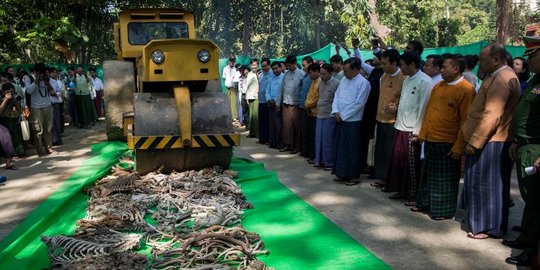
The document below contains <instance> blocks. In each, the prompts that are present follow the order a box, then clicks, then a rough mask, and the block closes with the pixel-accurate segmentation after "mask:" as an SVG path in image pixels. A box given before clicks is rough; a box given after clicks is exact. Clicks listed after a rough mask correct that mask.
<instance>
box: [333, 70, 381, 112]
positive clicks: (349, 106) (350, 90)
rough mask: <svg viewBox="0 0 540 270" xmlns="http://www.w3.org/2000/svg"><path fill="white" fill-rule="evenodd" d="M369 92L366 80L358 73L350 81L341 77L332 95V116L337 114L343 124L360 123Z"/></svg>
mask: <svg viewBox="0 0 540 270" xmlns="http://www.w3.org/2000/svg"><path fill="white" fill-rule="evenodd" d="M370 91H371V86H370V85H369V82H368V80H366V79H365V78H364V76H362V75H361V74H360V73H359V74H358V75H356V76H355V77H354V78H352V79H350V80H349V79H347V77H343V79H342V80H341V82H340V83H339V86H338V88H337V90H336V94H335V95H334V102H333V103H332V114H335V113H339V116H340V117H341V120H343V121H345V122H354V121H362V117H363V116H364V107H365V106H366V101H367V99H368V96H369V92H370Z"/></svg>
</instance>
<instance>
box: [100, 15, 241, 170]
mask: <svg viewBox="0 0 540 270" xmlns="http://www.w3.org/2000/svg"><path fill="white" fill-rule="evenodd" d="M113 29H114V43H115V51H116V54H117V57H118V60H113V61H105V63H104V65H103V73H104V84H105V91H104V94H105V95H104V99H105V104H106V105H105V114H106V115H105V116H106V126H107V136H108V139H109V140H118V139H122V138H127V142H128V146H129V148H130V149H133V150H134V152H135V160H136V169H137V171H139V172H141V173H147V172H151V171H154V170H157V169H160V170H161V171H163V172H169V171H172V170H176V171H184V170H192V169H193V170H197V169H201V168H204V167H208V166H214V165H218V166H222V167H224V168H228V167H229V164H230V161H231V157H232V148H233V146H235V145H239V143H240V134H238V133H235V132H234V129H233V126H232V118H231V110H230V105H229V103H228V101H227V97H226V95H225V94H223V93H222V92H221V89H220V85H221V84H220V83H219V79H220V78H219V48H218V47H217V46H216V44H214V43H213V42H211V41H209V40H202V39H197V38H196V35H195V24H194V16H193V13H191V12H188V11H185V10H181V9H157V8H141V9H131V10H126V11H123V12H121V13H120V14H119V20H118V22H117V23H115V24H114V27H113Z"/></svg>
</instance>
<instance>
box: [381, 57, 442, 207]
mask: <svg viewBox="0 0 540 270" xmlns="http://www.w3.org/2000/svg"><path fill="white" fill-rule="evenodd" d="M399 62H400V68H401V71H402V72H403V74H404V75H407V76H408V77H407V78H405V80H404V81H403V86H402V88H401V96H400V99H399V106H398V110H397V116H396V123H395V124H394V127H395V128H396V130H397V131H396V135H395V136H394V144H393V148H392V154H391V156H390V157H391V158H390V163H389V166H388V175H387V176H388V178H387V182H386V187H385V190H386V191H388V192H397V193H396V194H394V195H392V196H390V199H408V200H409V201H410V202H411V203H410V204H412V202H413V201H414V200H415V198H416V182H417V178H418V176H419V170H420V144H419V141H418V134H419V133H420V128H421V124H422V118H423V117H422V116H423V112H424V110H425V107H426V104H427V101H428V99H429V96H430V94H431V89H432V88H433V81H432V80H431V77H429V76H428V75H427V74H425V73H424V72H422V71H421V70H420V57H419V56H418V55H417V54H416V53H404V54H403V55H401V56H400V59H399Z"/></svg>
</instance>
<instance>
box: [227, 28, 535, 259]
mask: <svg viewBox="0 0 540 270" xmlns="http://www.w3.org/2000/svg"><path fill="white" fill-rule="evenodd" d="M372 43H373V54H374V57H373V60H368V61H365V62H363V61H362V59H361V57H360V50H359V48H358V44H359V42H358V40H357V39H354V40H353V48H354V50H353V52H350V51H349V49H347V48H340V47H339V46H338V47H337V48H336V49H337V54H336V55H334V56H332V57H331V59H330V63H325V62H324V61H316V60H314V59H312V58H311V57H309V56H307V57H304V58H303V59H302V61H301V63H302V68H299V67H298V66H297V60H298V59H297V58H296V57H295V56H294V55H289V56H288V57H287V58H286V59H285V62H284V63H282V62H278V61H275V62H271V61H270V60H269V59H268V58H263V59H262V60H261V61H259V60H258V59H252V60H251V61H250V66H247V65H244V66H243V65H235V58H234V57H230V59H229V65H228V66H227V67H225V69H224V71H223V79H224V81H225V86H226V87H227V95H228V97H229V101H230V105H231V110H232V115H233V121H234V124H235V125H237V126H240V127H243V126H245V128H247V129H249V135H248V137H253V138H258V141H257V142H258V143H260V144H263V145H264V144H266V145H268V146H269V147H270V148H275V149H278V150H279V151H280V152H289V153H291V154H296V153H299V154H300V155H301V156H303V157H305V158H306V159H307V161H308V162H309V163H311V164H313V165H314V166H315V167H318V168H321V169H323V170H326V171H331V173H332V174H335V179H334V181H337V182H339V183H343V184H345V185H348V186H354V185H356V184H358V183H359V181H360V174H362V173H367V174H369V177H370V178H371V179H379V180H380V181H379V182H375V183H372V184H371V185H372V186H374V187H376V188H381V189H383V191H385V192H392V193H394V194H393V195H391V196H390V199H399V200H404V203H405V205H406V206H408V207H411V208H410V210H411V211H414V212H418V213H424V214H427V215H429V216H430V217H431V218H432V219H433V220H437V221H440V220H445V219H452V218H454V216H455V213H456V210H457V208H458V207H459V206H461V207H462V208H463V209H464V210H465V215H464V217H463V223H464V224H465V225H467V227H468V233H467V235H466V236H467V237H468V238H471V239H486V238H490V237H491V238H501V237H503V236H504V235H505V234H506V233H507V230H508V215H509V208H510V207H511V204H513V202H512V199H511V197H510V180H511V171H512V168H513V166H514V164H515V165H516V166H515V167H516V169H517V175H518V184H519V187H520V191H521V196H522V198H523V199H524V201H525V209H524V212H523V218H522V222H521V225H520V226H514V227H513V228H512V229H513V230H516V231H519V232H521V235H520V236H519V237H518V238H517V239H516V240H503V242H502V244H504V245H506V246H509V247H512V248H517V249H523V252H522V253H521V254H519V255H517V256H512V257H509V258H507V259H506V262H507V263H510V264H516V265H530V264H531V258H532V256H533V255H535V254H536V253H537V251H538V239H539V232H540V202H539V200H540V173H535V170H538V169H540V168H539V167H540V37H525V43H526V51H525V54H524V56H526V57H528V59H527V60H526V59H525V58H522V57H516V58H512V56H511V55H510V54H509V53H508V52H507V51H506V49H505V47H504V46H503V45H500V44H496V43H493V44H490V45H488V46H486V47H485V48H483V49H482V51H481V53H480V55H479V56H478V55H466V56H463V55H459V54H443V55H428V56H427V57H426V61H425V62H424V61H422V60H421V59H422V58H421V57H422V53H423V46H422V43H420V42H418V41H410V42H409V43H408V45H407V47H406V49H405V50H404V53H403V54H400V53H399V52H398V51H397V50H395V49H392V48H390V47H387V46H386V45H385V44H384V42H383V41H382V39H380V38H375V39H373V42H372ZM341 49H345V51H346V52H347V54H348V55H349V58H348V59H346V60H345V61H343V58H342V57H341V56H340V50H341ZM259 63H260V65H261V70H259ZM477 64H478V65H479V68H478V72H477V74H475V73H474V72H473V69H474V68H475V66H476V65H477ZM531 74H533V75H534V76H533V77H532V78H530V75H531ZM477 75H478V76H477ZM462 172H464V185H463V189H462V192H461V194H462V196H461V197H460V200H458V193H459V182H460V178H461V175H462Z"/></svg>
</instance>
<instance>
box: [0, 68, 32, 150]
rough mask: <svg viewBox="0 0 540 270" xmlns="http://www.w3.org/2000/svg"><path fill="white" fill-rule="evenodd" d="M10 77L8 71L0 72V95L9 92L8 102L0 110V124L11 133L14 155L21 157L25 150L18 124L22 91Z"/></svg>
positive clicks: (3, 95) (2, 95)
mask: <svg viewBox="0 0 540 270" xmlns="http://www.w3.org/2000/svg"><path fill="white" fill-rule="evenodd" d="M11 78H12V76H11V74H10V73H2V74H1V75H0V82H2V92H0V96H1V97H2V98H3V97H5V96H6V95H7V94H8V93H9V94H11V99H10V101H9V103H8V104H7V106H6V107H5V108H4V109H3V110H1V111H0V124H1V125H2V126H4V127H6V128H7V129H8V130H9V133H10V134H11V139H12V140H13V147H14V149H15V155H17V156H18V157H23V156H25V154H26V151H25V147H24V140H23V135H22V131H21V125H20V124H19V116H20V115H21V114H22V109H21V101H22V91H21V88H20V87H17V85H14V84H12V83H11Z"/></svg>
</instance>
